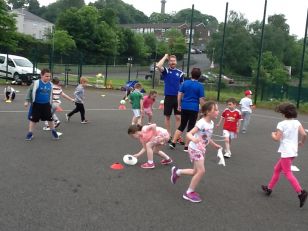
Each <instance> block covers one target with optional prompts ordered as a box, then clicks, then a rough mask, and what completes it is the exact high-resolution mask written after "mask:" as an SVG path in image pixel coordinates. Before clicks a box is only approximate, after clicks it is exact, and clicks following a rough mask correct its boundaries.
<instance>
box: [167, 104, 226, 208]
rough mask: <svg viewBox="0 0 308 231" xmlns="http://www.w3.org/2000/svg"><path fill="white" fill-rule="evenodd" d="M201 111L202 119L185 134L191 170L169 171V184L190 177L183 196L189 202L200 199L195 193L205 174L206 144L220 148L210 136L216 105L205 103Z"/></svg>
mask: <svg viewBox="0 0 308 231" xmlns="http://www.w3.org/2000/svg"><path fill="white" fill-rule="evenodd" d="M201 111H202V113H203V115H204V116H203V118H201V119H200V120H199V121H198V122H197V123H196V125H195V127H194V128H193V129H192V130H190V131H189V132H188V133H187V135H186V136H187V138H188V139H189V140H191V141H190V143H189V145H188V153H189V157H190V160H191V162H192V163H193V165H194V166H193V169H178V168H177V167H175V166H173V167H172V169H171V182H172V183H173V184H175V183H176V180H177V179H178V178H179V177H180V175H191V176H192V179H191V182H190V185H189V187H188V189H187V191H186V192H185V193H184V194H183V198H184V199H185V200H188V201H191V202H201V201H202V200H201V198H200V196H199V194H198V193H196V192H195V189H196V187H197V186H198V184H199V182H200V180H201V179H202V177H203V175H204V173H205V167H204V155H205V151H206V146H207V145H208V144H211V145H213V146H214V147H215V148H217V149H219V148H221V146H220V145H218V144H216V143H215V142H214V141H213V140H212V139H211V136H212V134H213V128H214V122H213V121H212V120H213V119H216V118H217V116H218V113H219V111H218V105H217V103H215V102H213V101H208V102H206V103H205V104H204V105H203V106H202V108H201Z"/></svg>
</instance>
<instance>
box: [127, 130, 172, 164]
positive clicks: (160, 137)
mask: <svg viewBox="0 0 308 231" xmlns="http://www.w3.org/2000/svg"><path fill="white" fill-rule="evenodd" d="M128 134H129V135H130V136H132V137H133V138H135V139H139V141H140V143H141V144H142V149H141V150H140V151H139V152H138V153H136V154H134V155H133V156H135V157H136V158H138V157H139V156H141V155H142V154H144V153H145V152H147V157H148V161H147V162H146V163H144V164H142V165H141V168H155V164H154V161H153V153H157V154H158V155H159V156H160V157H162V158H163V160H162V161H161V162H160V163H161V164H163V165H168V164H171V163H172V159H171V158H170V157H169V156H168V155H167V154H166V153H164V152H163V151H162V150H161V149H162V147H163V146H164V145H165V144H166V143H167V142H168V140H169V138H170V137H169V133H168V132H167V130H166V129H164V128H161V127H157V126H156V124H151V125H145V126H141V125H139V124H134V125H131V126H130V127H129V128H128Z"/></svg>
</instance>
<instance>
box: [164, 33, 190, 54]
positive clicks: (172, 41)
mask: <svg viewBox="0 0 308 231" xmlns="http://www.w3.org/2000/svg"><path fill="white" fill-rule="evenodd" d="M165 36H166V40H167V41H168V47H169V52H170V53H171V54H175V55H176V56H177V57H178V58H179V59H182V58H183V55H184V54H185V53H186V49H187V48H186V43H185V38H184V36H183V34H182V32H181V31H179V30H177V29H171V30H168V31H167V32H166V34H165Z"/></svg>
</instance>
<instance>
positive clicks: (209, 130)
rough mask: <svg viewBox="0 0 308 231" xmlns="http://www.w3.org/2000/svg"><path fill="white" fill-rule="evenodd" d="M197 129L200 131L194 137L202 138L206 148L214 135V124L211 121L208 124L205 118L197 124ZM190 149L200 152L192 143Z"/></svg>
mask: <svg viewBox="0 0 308 231" xmlns="http://www.w3.org/2000/svg"><path fill="white" fill-rule="evenodd" d="M195 127H197V128H198V131H197V132H196V133H195V134H194V137H196V138H199V137H202V139H203V140H204V142H205V146H207V145H208V144H209V141H210V139H211V137H212V134H213V128H214V122H213V121H211V122H210V123H208V122H206V121H205V119H204V118H202V119H200V120H199V121H198V122H197V123H196V125H195ZM189 147H190V148H192V149H195V150H198V147H197V145H196V144H195V143H194V142H192V141H190V142H189Z"/></svg>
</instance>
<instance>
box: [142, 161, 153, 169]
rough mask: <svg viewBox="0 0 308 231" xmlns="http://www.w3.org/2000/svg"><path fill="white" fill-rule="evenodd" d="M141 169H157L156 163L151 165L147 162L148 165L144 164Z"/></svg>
mask: <svg viewBox="0 0 308 231" xmlns="http://www.w3.org/2000/svg"><path fill="white" fill-rule="evenodd" d="M140 167H141V168H155V164H154V163H152V164H149V163H148V162H146V163H144V164H142V165H141V166H140Z"/></svg>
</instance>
